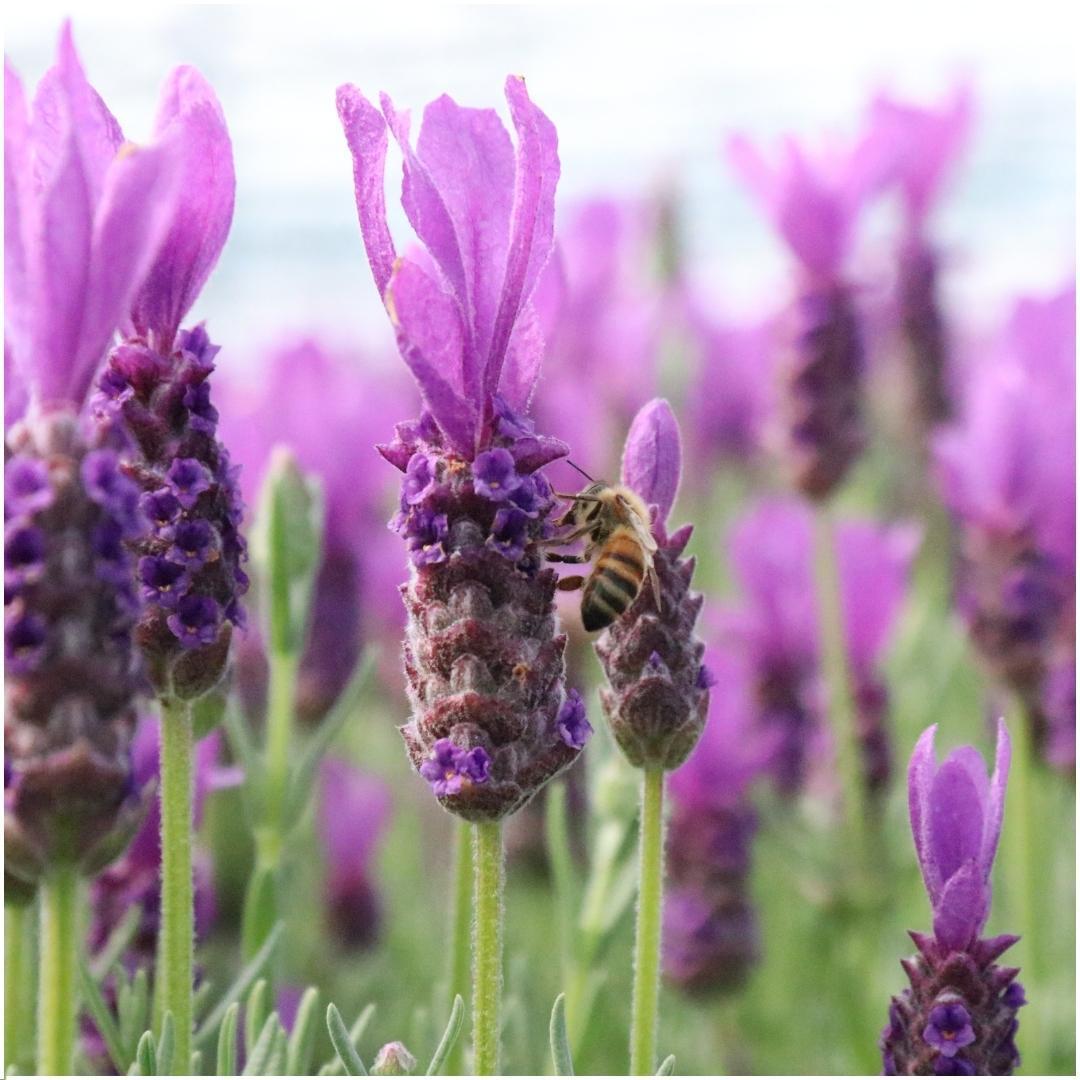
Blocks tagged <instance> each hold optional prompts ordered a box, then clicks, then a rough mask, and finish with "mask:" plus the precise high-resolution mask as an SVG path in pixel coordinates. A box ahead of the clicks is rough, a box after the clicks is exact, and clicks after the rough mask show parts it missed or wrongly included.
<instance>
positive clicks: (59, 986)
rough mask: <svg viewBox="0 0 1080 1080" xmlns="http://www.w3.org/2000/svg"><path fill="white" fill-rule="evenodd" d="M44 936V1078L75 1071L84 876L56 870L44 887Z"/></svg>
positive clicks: (41, 1028)
mask: <svg viewBox="0 0 1080 1080" xmlns="http://www.w3.org/2000/svg"><path fill="white" fill-rule="evenodd" d="M39 891H40V902H41V937H40V949H41V952H40V957H41V962H40V965H39V969H38V978H39V980H40V982H39V990H38V1070H37V1071H38V1075H39V1076H66V1075H69V1074H70V1073H71V1072H72V1071H73V1069H74V1055H75V1020H76V1016H77V1015H78V1000H77V995H78V989H77V988H78V983H77V981H76V977H75V971H76V967H77V965H78V956H79V925H78V924H79V892H80V881H79V872H78V870H77V869H76V867H75V866H74V865H73V864H70V863H68V864H64V865H61V866H57V867H54V868H53V869H52V870H51V871H50V873H49V874H48V875H47V876H46V877H45V878H44V879H43V880H42V882H41V885H40V886H39Z"/></svg>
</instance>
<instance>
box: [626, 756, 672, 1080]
mask: <svg viewBox="0 0 1080 1080" xmlns="http://www.w3.org/2000/svg"><path fill="white" fill-rule="evenodd" d="M638 870H639V877H638V907H637V929H636V932H635V935H634V990H633V1005H632V1009H631V1020H630V1075H631V1076H651V1075H652V1074H653V1072H655V1071H656V1028H657V1019H658V1015H657V1014H658V1011H659V1009H658V1006H659V1000H660V926H661V916H662V913H663V906H664V770H663V769H662V768H657V767H655V766H653V767H652V768H647V769H645V770H644V773H643V777H642V783H641V841H640V860H639V863H638Z"/></svg>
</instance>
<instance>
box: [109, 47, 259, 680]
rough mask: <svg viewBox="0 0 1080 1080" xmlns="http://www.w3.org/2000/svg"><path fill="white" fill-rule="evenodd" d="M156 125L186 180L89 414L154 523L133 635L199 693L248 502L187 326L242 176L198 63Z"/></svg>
mask: <svg viewBox="0 0 1080 1080" xmlns="http://www.w3.org/2000/svg"><path fill="white" fill-rule="evenodd" d="M156 129H157V132H158V135H159V137H160V138H162V139H165V140H168V141H169V142H170V144H171V145H173V146H175V147H176V148H177V152H178V153H179V154H180V155H181V159H182V166H183V183H182V185H181V188H180V195H179V198H178V200H177V203H176V206H175V209H174V211H173V213H172V215H171V216H170V218H169V220H168V221H167V231H166V237H165V242H164V244H163V245H162V247H161V249H160V251H159V252H158V254H157V257H156V258H155V259H154V261H153V263H152V264H151V266H150V269H149V272H148V274H147V276H146V280H145V282H144V283H143V285H142V287H141V288H140V290H139V291H138V293H137V295H136V296H135V297H134V299H133V301H132V305H131V311H130V319H131V324H132V332H131V333H130V334H129V335H128V337H127V338H126V339H125V340H124V341H123V342H122V343H121V344H120V345H118V346H117V347H116V348H114V349H113V350H112V352H111V353H110V354H109V358H108V362H107V364H106V366H105V370H104V372H103V373H102V375H101V377H100V379H99V381H98V392H97V394H96V396H95V399H94V410H95V413H96V415H97V417H98V419H99V422H100V423H101V424H102V425H103V427H105V428H106V429H107V430H109V431H110V433H111V437H112V439H113V441H114V442H115V444H116V445H117V446H118V447H120V448H121V450H122V453H123V455H124V459H125V467H126V470H127V472H128V474H129V475H130V476H131V477H132V478H133V479H134V480H135V481H136V483H137V484H138V485H139V489H140V490H141V492H142V493H143V503H144V507H145V512H146V516H147V519H148V524H149V528H148V529H147V531H145V532H144V533H143V535H142V536H140V537H138V538H137V540H136V541H135V542H134V543H133V545H132V547H133V549H134V550H135V551H136V552H137V554H138V555H139V557H140V562H139V570H140V592H141V599H142V601H143V610H142V614H141V616H140V618H139V622H138V626H137V628H136V632H135V634H136V640H137V642H138V644H139V647H140V648H141V649H142V652H143V656H144V658H145V660H146V666H147V669H148V674H149V676H150V680H151V682H152V683H153V685H154V688H155V690H156V692H157V693H158V694H159V695H176V696H177V697H180V698H182V699H191V698H195V697H198V696H199V695H200V694H202V693H204V692H205V691H207V690H209V689H210V688H211V687H212V686H214V685H215V684H216V683H217V681H218V680H219V679H220V678H221V675H222V673H223V671H224V668H225V664H226V661H227V658H228V652H229V642H230V639H231V635H232V627H233V626H239V625H242V622H243V612H242V610H241V607H240V597H241V596H242V595H243V593H244V591H245V590H246V588H247V577H246V575H245V574H244V571H243V570H242V569H241V566H240V564H241V562H242V561H243V560H244V558H245V557H246V549H245V544H244V539H243V537H242V536H241V534H240V531H239V527H240V520H241V517H242V514H243V506H242V504H241V502H240V497H239V493H238V490H237V486H236V473H235V470H234V469H233V467H232V465H231V464H230V461H229V455H228V452H227V451H226V450H225V448H224V447H223V446H222V445H221V443H220V442H219V441H218V440H217V438H216V436H215V431H216V426H217V419H218V414H217V410H216V409H215V407H214V406H213V404H212V403H211V400H210V384H209V382H208V379H209V377H210V374H211V373H212V372H213V370H214V358H215V356H216V355H217V352H218V349H217V346H215V345H212V344H211V343H210V339H209V337H208V336H207V334H206V331H205V330H204V329H203V327H202V326H201V325H200V326H197V327H195V328H194V329H189V330H180V323H181V321H182V320H183V318H184V316H185V315H186V314H187V312H188V310H189V309H190V308H191V305H192V304H193V303H194V302H195V300H196V298H197V296H198V294H199V290H200V289H201V288H202V286H203V284H204V283H205V281H206V279H207V277H208V276H209V274H210V271H211V270H212V269H213V267H214V264H215V263H216V262H217V259H218V256H219V255H220V253H221V249H222V247H223V246H224V243H225V238H226V236H227V235H228V231H229V224H230V222H231V220H232V209H233V192H234V188H235V178H234V175H233V165H232V149H231V146H230V143H229V136H228V132H227V130H226V128H225V119H224V117H223V116H222V113H221V107H220V105H219V104H218V101H217V98H216V97H215V96H214V92H213V90H212V89H211V88H210V85H209V84H208V83H207V82H206V80H205V79H203V77H202V76H201V75H200V74H199V73H198V72H197V71H195V69H194V68H190V67H180V68H177V69H176V70H175V71H174V72H173V73H172V74H171V75H170V76H169V79H168V81H167V82H166V84H165V87H164V89H163V91H162V95H161V101H160V105H159V109H158V116H157V122H156ZM162 586H164V588H163V587H162Z"/></svg>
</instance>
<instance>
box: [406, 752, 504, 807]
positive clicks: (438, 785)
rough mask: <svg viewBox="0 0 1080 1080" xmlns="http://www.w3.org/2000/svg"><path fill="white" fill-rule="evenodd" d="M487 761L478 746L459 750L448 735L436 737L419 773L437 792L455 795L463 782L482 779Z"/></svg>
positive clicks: (483, 781)
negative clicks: (430, 752) (427, 758)
mask: <svg viewBox="0 0 1080 1080" xmlns="http://www.w3.org/2000/svg"><path fill="white" fill-rule="evenodd" d="M490 764H491V758H490V757H489V756H488V753H487V751H486V750H485V749H484V748H483V747H482V746H476V747H473V749H471V750H463V749H461V748H460V747H458V746H455V745H454V744H453V743H452V742H451V741H450V740H449V739H439V740H438V741H437V742H436V743H435V745H434V746H433V747H432V757H431V758H430V759H429V760H428V761H425V762H424V764H423V765H421V766H420V775H421V776H422V777H423V778H424V779H425V780H426V781H427V782H428V783H429V784H430V785H431V789H432V791H434V792H435V794H436V795H437V796H439V797H442V796H444V795H456V794H457V793H458V792H459V791H461V789H462V786H463V785H464V784H466V783H470V784H483V783H485V782H486V781H487V779H488V769H489V766H490Z"/></svg>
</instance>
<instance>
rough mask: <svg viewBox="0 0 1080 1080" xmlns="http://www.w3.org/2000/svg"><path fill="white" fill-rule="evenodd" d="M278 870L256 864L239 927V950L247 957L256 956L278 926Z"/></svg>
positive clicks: (249, 881)
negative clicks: (272, 930) (275, 926)
mask: <svg viewBox="0 0 1080 1080" xmlns="http://www.w3.org/2000/svg"><path fill="white" fill-rule="evenodd" d="M276 878H277V868H276V867H270V866H266V865H260V864H259V863H258V862H256V864H255V868H254V870H252V872H251V877H250V878H249V879H248V885H247V891H246V892H245V894H244V912H243V916H242V919H241V926H240V943H241V944H240V948H241V951H242V953H243V955H244V956H254V955H255V954H256V953H257V952H258V950H259V947H260V946H261V945H262V943H263V942H264V941H266V939H267V937H268V936H269V934H270V931H271V929H273V927H274V925H275V924H276V923H277V884H276Z"/></svg>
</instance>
